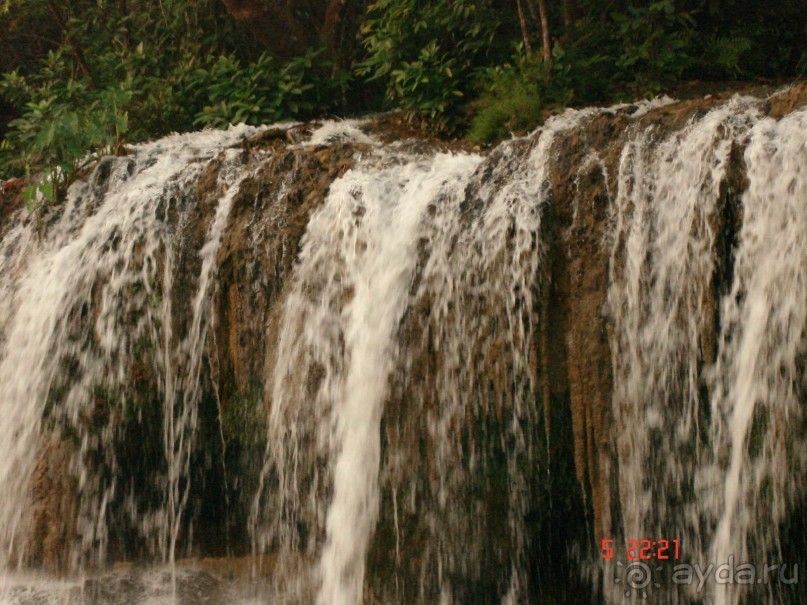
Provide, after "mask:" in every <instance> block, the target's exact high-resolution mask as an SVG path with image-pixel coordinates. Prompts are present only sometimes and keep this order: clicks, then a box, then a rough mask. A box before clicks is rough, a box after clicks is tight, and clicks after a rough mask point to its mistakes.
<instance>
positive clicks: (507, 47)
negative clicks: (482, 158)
mask: <svg viewBox="0 0 807 605" xmlns="http://www.w3.org/2000/svg"><path fill="white" fill-rule="evenodd" d="M255 1H257V0H255ZM363 5H364V3H362V6H363ZM357 6H358V5H357ZM521 6H522V8H523V9H524V10H523V11H522V13H521V14H519V13H518V10H517V4H516V3H514V2H512V0H481V1H479V2H466V1H464V0H375V1H374V2H371V3H369V6H368V8H367V10H366V13H365V14H364V18H363V21H362V28H361V37H360V39H359V40H353V41H352V40H342V41H340V42H339V44H338V45H337V46H338V48H330V49H329V50H328V51H323V50H321V49H319V50H317V49H311V50H309V51H308V52H307V53H305V54H304V55H302V56H299V57H296V58H293V59H292V60H291V61H289V62H286V63H284V64H279V63H277V62H275V60H274V59H272V58H271V57H270V56H268V55H267V54H266V53H265V52H262V51H261V49H260V48H258V47H257V45H256V42H255V40H254V39H253V38H252V37H251V36H250V35H249V34H247V33H246V32H245V31H244V30H242V29H240V26H239V25H238V24H237V23H236V22H235V21H234V20H233V19H231V18H230V17H229V14H228V13H227V11H226V8H225V6H224V4H223V3H222V2H220V1H219V0H194V2H190V1H188V0H172V1H171V2H166V1H164V0H127V1H126V2H119V1H113V0H67V1H66V2H61V3H58V2H53V0H0V14H2V15H3V18H2V19H0V70H4V71H6V72H7V73H5V74H4V75H2V76H1V77H0V113H1V114H2V115H0V121H4V120H5V121H8V120H9V119H11V118H13V117H16V118H17V119H15V120H13V121H12V122H11V123H10V124H4V123H0V133H2V132H6V131H7V134H6V135H5V138H4V139H3V141H2V143H0V176H15V175H19V174H21V173H26V174H29V175H41V176H39V177H36V178H35V179H34V181H33V189H32V190H31V191H30V192H29V195H28V201H29V203H30V204H32V205H34V206H36V204H42V203H47V202H48V201H49V200H51V201H53V200H58V199H59V197H60V195H61V193H62V192H63V190H64V188H65V186H66V185H67V184H68V183H69V182H70V180H71V178H73V177H72V175H73V174H75V171H76V170H77V169H78V168H79V167H80V166H81V165H82V163H84V162H85V161H92V160H93V159H94V158H97V157H98V156H99V155H101V154H104V153H117V152H120V151H121V150H122V147H123V143H124V140H126V141H129V142H137V141H142V140H146V139H151V138H155V137H158V136H162V135H165V134H167V133H169V132H171V131H187V130H192V129H194V128H199V127H207V126H215V127H220V126H225V125H227V124H229V123H236V122H241V121H244V122H247V123H250V124H258V123H265V122H276V121H281V120H286V119H307V118H311V117H314V116H317V115H322V114H324V113H332V112H335V113H339V112H344V111H345V109H346V99H351V100H352V105H351V106H350V109H351V110H352V111H353V112H359V111H365V110H377V109H380V108H381V107H382V106H386V107H395V108H401V109H404V110H405V111H406V112H407V113H408V115H409V116H410V117H411V118H412V119H413V120H415V121H418V122H419V123H420V124H421V125H422V126H423V127H427V128H431V129H433V130H434V131H437V132H439V133H441V134H443V135H450V136H455V135H461V134H464V133H465V132H466V131H467V125H468V124H469V123H470V133H469V136H470V138H471V139H472V140H473V141H475V142H477V143H487V142H491V141H495V140H497V139H500V138H502V137H505V136H508V135H509V134H510V133H516V134H521V133H524V132H527V131H529V130H530V129H532V128H534V127H535V126H537V125H538V124H540V122H541V120H542V119H543V116H545V115H547V114H548V113H549V112H551V111H554V110H556V109H557V108H560V107H562V106H565V105H576V106H580V105H588V104H595V103H610V102H614V101H620V100H628V99H632V98H635V97H637V96H651V95H655V94H658V93H660V92H662V91H671V90H672V91H674V88H675V87H676V86H678V85H679V84H680V83H681V82H684V81H686V80H692V79H707V80H721V79H727V78H732V79H737V78H742V79H746V80H753V79H755V78H758V77H764V78H772V77H780V78H781V77H789V78H793V77H798V76H801V77H804V76H805V75H807V51H805V49H804V34H805V31H804V28H803V25H800V24H803V10H804V8H803V0H781V1H780V2H776V3H760V2H758V1H757V0H609V2H601V1H600V0H574V1H573V2H564V3H547V6H548V9H549V13H548V22H549V32H548V33H549V39H550V42H551V56H550V59H549V60H547V61H546V62H544V61H542V60H541V59H540V57H541V56H543V53H542V52H541V51H542V50H543V49H541V48H540V45H541V44H542V39H543V36H542V35H541V33H542V32H541V31H540V29H541V23H540V19H539V18H538V17H537V4H536V1H535V0H522V4H521ZM301 10H302V9H301ZM356 10H359V9H358V8H357V9H356ZM356 18H358V17H356ZM522 23H523V25H524V27H522ZM351 42H354V43H355V45H356V46H359V45H361V46H363V49H364V55H363V56H362V58H361V60H360V61H358V62H357V63H355V62H354V63H352V68H351V69H347V70H344V69H343V70H342V71H340V70H339V69H337V67H336V66H346V65H351V60H352V59H351V57H355V56H357V52H356V51H357V50H358V49H357V48H353V47H351ZM525 48H532V53H528V52H525ZM351 72H352V73H351Z"/></svg>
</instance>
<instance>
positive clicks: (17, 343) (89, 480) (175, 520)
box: [0, 128, 255, 567]
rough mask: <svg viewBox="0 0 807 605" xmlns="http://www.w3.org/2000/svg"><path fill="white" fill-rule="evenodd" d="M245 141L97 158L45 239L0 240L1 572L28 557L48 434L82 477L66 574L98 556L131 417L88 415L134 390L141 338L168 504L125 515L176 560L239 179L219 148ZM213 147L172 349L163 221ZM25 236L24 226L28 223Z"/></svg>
mask: <svg viewBox="0 0 807 605" xmlns="http://www.w3.org/2000/svg"><path fill="white" fill-rule="evenodd" d="M254 133H255V130H254V129H245V128H240V129H233V130H231V131H228V132H226V133H225V132H222V133H204V134H200V135H190V136H176V137H174V138H173V139H166V140H163V141H161V142H159V143H155V144H151V145H146V146H143V147H141V148H139V149H137V151H136V154H135V156H134V157H133V158H120V159H117V160H105V163H104V164H102V165H101V166H99V168H98V169H97V170H96V173H95V177H94V179H93V180H91V181H89V182H87V183H81V184H78V185H76V186H74V187H73V188H72V189H71V191H70V193H69V195H68V199H67V200H66V202H65V207H64V209H63V211H62V213H61V216H60V217H58V218H57V219H56V221H55V223H54V224H52V225H50V226H49V227H48V234H47V237H45V238H44V239H42V241H40V242H36V243H35V242H34V241H33V237H32V236H30V235H29V236H28V238H27V239H26V238H25V237H24V236H18V235H17V233H16V232H12V233H11V234H10V235H9V236H7V238H5V239H4V245H6V246H16V250H15V254H16V256H14V257H12V258H13V259H14V261H15V262H14V263H13V264H11V266H10V269H12V270H11V271H9V273H5V272H4V273H3V275H4V281H5V280H6V279H10V282H11V283H10V285H6V284H4V288H3V293H4V295H5V298H4V299H3V301H2V306H3V307H4V309H6V310H7V313H8V314H7V315H6V317H5V318H4V319H5V321H6V322H7V323H6V326H5V329H4V332H3V336H4V339H3V349H2V355H0V376H2V382H1V383H0V385H2V386H0V401H1V402H2V404H1V405H2V406H3V408H4V409H3V417H4V421H3V422H2V423H0V431H2V436H3V440H2V445H0V448H2V454H0V456H2V460H3V464H2V465H0V480H2V485H3V490H2V494H0V540H2V542H1V543H2V545H3V546H2V549H1V555H0V556H2V557H3V559H2V562H3V564H4V565H10V564H11V563H12V558H13V557H16V558H17V560H18V561H17V564H19V562H20V561H22V560H24V558H25V557H26V555H27V553H26V552H25V545H24V542H23V540H22V539H21V537H20V535H19V534H20V527H21V524H22V523H25V522H26V521H29V520H26V519H25V518H24V514H25V512H26V510H27V509H28V506H29V504H28V503H27V500H28V499H29V497H30V495H29V494H30V490H29V484H30V483H31V482H32V481H33V475H34V466H35V462H36V458H37V454H38V452H39V451H40V450H41V449H42V448H47V447H49V446H48V439H50V435H51V434H53V433H58V432H60V431H62V432H64V431H70V432H71V434H75V435H76V439H77V440H78V443H77V444H76V445H77V447H76V448H75V450H76V451H75V455H74V456H72V457H70V459H68V460H64V461H63V463H64V467H63V469H62V471H63V472H65V473H70V474H73V473H75V475H76V478H77V481H78V484H77V485H76V486H75V488H74V489H75V490H76V493H75V494H74V496H75V497H76V498H77V500H78V501H79V502H78V506H79V509H78V515H77V518H76V519H73V520H71V521H70V522H71V523H73V524H75V529H74V531H76V532H77V534H78V535H79V536H80V541H81V543H82V544H81V546H80V547H79V548H78V549H74V550H73V551H72V552H69V554H68V556H69V560H68V561H67V562H66V563H67V566H70V567H75V566H77V565H79V564H80V562H81V561H82V560H84V559H85V558H86V557H89V558H90V559H91V560H96V561H101V560H103V559H104V557H105V555H106V551H107V547H108V544H107V531H108V528H107V526H106V523H107V518H106V516H107V515H106V509H107V506H108V505H109V503H110V500H111V499H112V498H114V497H115V494H116V492H118V491H121V492H126V491H127V486H126V485H118V484H117V481H116V480H115V475H116V473H115V471H116V469H115V468H114V467H115V466H116V464H117V462H116V460H115V459H114V453H113V452H111V451H104V449H105V447H106V446H107V445H108V444H109V443H110V442H111V441H112V440H113V433H114V431H115V430H116V426H115V423H116V422H119V421H120V417H119V414H121V413H122V412H124V413H130V414H135V415H137V414H139V413H140V411H139V410H112V411H105V410H97V409H96V410H94V409H93V405H94V404H99V403H100V406H99V407H101V406H103V405H105V404H108V403H109V402H106V401H102V402H101V401H99V400H100V399H102V398H103V397H104V396H105V394H106V393H110V392H114V391H116V390H120V391H124V392H125V391H126V390H127V389H128V388H130V385H128V384H127V383H128V381H129V379H130V374H129V364H131V363H132V362H133V360H134V359H137V358H138V357H140V356H141V355H143V352H142V351H140V350H139V347H140V346H141V345H142V343H144V342H149V343H151V344H152V345H153V351H152V354H153V358H152V359H151V360H150V361H153V365H150V367H149V371H151V372H154V373H155V374H157V376H158V377H159V378H158V381H159V388H160V392H161V393H162V395H163V397H164V404H165V412H164V426H163V431H164V442H163V446H164V454H165V468H166V475H165V476H164V477H162V478H160V479H158V480H157V481H156V482H157V483H163V482H164V485H165V495H164V498H163V499H162V500H163V501H162V503H161V505H160V506H158V507H157V509H156V510H152V511H138V510H136V503H135V502H134V500H131V499H130V507H129V508H130V511H129V512H130V514H131V516H132V517H133V519H132V521H133V522H134V523H135V525H136V527H137V526H139V529H140V530H142V532H143V534H144V537H146V538H147V540H148V541H149V542H151V543H152V544H154V545H155V554H158V555H159V556H160V557H161V558H162V559H163V560H166V561H167V560H170V561H173V559H174V558H175V549H176V543H177V537H178V532H179V529H180V525H181V517H182V514H183V510H184V508H185V506H186V503H187V494H188V491H187V487H186V486H185V484H184V483H185V481H186V479H187V474H188V464H189V460H188V458H189V452H190V449H191V448H192V442H193V439H194V431H195V417H196V404H197V401H198V398H199V392H198V391H199V387H198V367H199V364H200V358H201V356H202V353H203V348H202V347H201V346H200V343H201V342H202V341H203V340H204V338H205V331H206V329H207V327H206V326H207V324H208V322H209V319H208V318H207V316H206V315H207V308H208V306H209V305H208V304H207V300H208V297H209V291H210V288H211V278H212V277H213V276H214V271H213V262H214V260H215V254H216V247H217V246H218V242H219V239H220V236H221V231H222V229H223V227H224V224H225V222H226V218H227V213H228V211H229V205H230V203H231V202H232V198H233V196H234V194H235V192H236V191H237V187H238V183H239V182H240V180H243V178H244V174H243V167H242V166H240V170H239V172H236V171H235V170H233V165H234V164H239V162H237V161H236V156H237V155H238V152H236V151H234V150H227V149H226V148H227V147H230V146H232V145H234V144H235V143H237V142H238V141H240V140H241V139H243V138H244V137H245V136H247V135H252V134H254ZM225 150H226V151H225ZM219 151H222V153H223V154H224V156H223V159H222V163H223V164H224V166H223V167H222V169H221V173H220V175H219V180H220V183H219V186H220V187H222V188H224V189H228V191H227V193H225V194H223V195H222V197H221V200H220V202H219V206H218V210H217V212H216V216H215V218H214V221H213V223H212V225H211V227H210V232H209V234H208V238H207V243H206V244H205V247H204V248H203V249H202V251H201V260H202V265H201V272H200V275H199V279H198V286H197V292H196V297H195V299H194V304H193V309H192V317H193V319H192V322H191V328H190V330H189V332H188V334H187V336H185V337H184V338H182V339H178V340H177V339H176V338H175V336H174V334H173V332H172V323H173V317H172V308H171V297H170V296H169V293H170V290H171V288H172V286H173V279H174V273H173V272H174V266H173V265H174V262H175V259H174V257H175V251H176V249H177V247H179V246H181V245H182V244H181V241H179V240H177V239H172V238H173V236H175V235H176V233H172V231H171V229H170V228H169V227H168V226H167V224H166V222H165V215H166V213H169V212H179V213H183V212H188V211H189V210H188V208H182V207H181V206H182V204H181V203H180V202H178V200H177V197H178V196H181V195H183V194H184V192H183V188H184V187H186V186H187V184H188V183H190V182H192V181H193V180H194V179H196V178H198V176H199V173H200V171H201V170H202V168H204V167H205V165H206V164H207V162H208V161H209V160H210V159H211V157H214V156H215V155H216V154H217V153H219ZM239 173H241V174H240V175H239ZM175 196H176V197H175ZM179 222H180V223H181V222H182V219H180V221H179ZM29 223H30V221H29ZM27 229H28V231H31V230H32V227H31V225H30V224H29V225H27ZM7 254H8V253H7ZM160 268H162V275H160ZM7 276H8V277H7ZM52 303H56V304H52ZM90 308H92V309H93V311H92V312H90V311H89V309H90ZM133 317H134V319H133ZM49 407H50V408H52V409H48V408H49ZM105 414H108V417H107V418H103V416H104V415H105ZM92 415H96V416H101V417H102V418H100V419H97V418H96V419H93V418H90V417H89V416H92ZM45 419H47V424H46V423H44V422H43V421H44V420H45ZM99 424H100V426H99ZM154 429H157V427H152V429H151V430H154ZM98 450H101V455H102V456H103V457H104V458H105V460H104V461H103V462H102V463H101V464H107V465H109V466H111V467H112V468H110V471H111V476H112V479H111V480H109V481H107V480H106V479H105V478H104V477H103V474H102V473H100V472H99V469H98V468H97V466H98V461H97V460H91V459H90V458H92V457H93V456H92V455H91V454H92V453H93V452H95V451H98ZM60 455H64V452H60ZM134 496H135V495H134V494H128V497H129V498H133V497H134ZM72 546H74V545H72V544H65V547H72Z"/></svg>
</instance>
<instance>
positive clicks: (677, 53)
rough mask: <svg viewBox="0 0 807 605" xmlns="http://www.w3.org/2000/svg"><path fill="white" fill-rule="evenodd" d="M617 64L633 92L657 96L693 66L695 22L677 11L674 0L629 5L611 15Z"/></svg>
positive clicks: (687, 13) (683, 12) (686, 14)
mask: <svg viewBox="0 0 807 605" xmlns="http://www.w3.org/2000/svg"><path fill="white" fill-rule="evenodd" d="M611 20H612V24H613V31H614V38H613V40H612V43H613V45H614V46H615V48H616V49H618V51H617V53H615V57H614V58H615V65H616V67H618V68H620V71H622V72H623V73H625V74H626V76H627V80H628V83H629V86H630V88H631V89H632V92H634V93H638V94H644V95H646V94H657V93H658V92H660V91H661V90H662V89H663V88H664V87H665V86H668V85H669V84H671V83H672V82H675V81H677V80H679V79H680V78H681V75H682V74H683V73H684V72H685V71H686V70H687V68H689V67H690V66H691V65H692V63H693V57H692V56H691V55H690V49H691V47H692V43H693V39H694V36H695V20H694V18H693V17H692V15H691V14H690V13H689V12H687V11H682V10H676V8H675V3H674V2H673V0H659V1H657V2H651V3H650V4H649V5H647V6H642V5H641V4H640V5H639V6H634V5H629V6H627V7H626V10H625V11H624V12H623V11H616V12H614V13H612V14H611Z"/></svg>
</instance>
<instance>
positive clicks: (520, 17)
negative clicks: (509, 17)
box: [516, 0, 532, 53]
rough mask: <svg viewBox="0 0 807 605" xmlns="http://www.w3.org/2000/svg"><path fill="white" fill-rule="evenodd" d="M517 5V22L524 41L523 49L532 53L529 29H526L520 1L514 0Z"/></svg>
mask: <svg viewBox="0 0 807 605" xmlns="http://www.w3.org/2000/svg"><path fill="white" fill-rule="evenodd" d="M516 4H517V5H518V22H519V23H520V24H521V36H522V38H523V39H524V48H526V49H527V52H528V53H532V44H530V34H529V28H528V27H527V20H526V19H525V18H524V7H523V6H521V0H516Z"/></svg>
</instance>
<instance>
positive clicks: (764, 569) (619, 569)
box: [611, 556, 799, 599]
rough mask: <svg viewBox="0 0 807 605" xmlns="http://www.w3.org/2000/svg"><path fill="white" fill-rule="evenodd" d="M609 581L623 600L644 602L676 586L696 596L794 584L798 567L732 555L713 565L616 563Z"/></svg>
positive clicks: (797, 576)
mask: <svg viewBox="0 0 807 605" xmlns="http://www.w3.org/2000/svg"><path fill="white" fill-rule="evenodd" d="M611 569H612V570H613V578H612V580H613V582H614V584H616V585H618V586H619V587H620V589H624V594H625V596H626V597H631V596H634V595H638V596H639V597H640V598H643V599H646V598H648V596H649V595H650V594H651V593H653V592H654V591H656V590H658V589H662V588H664V587H672V586H680V587H685V588H682V590H686V591H687V592H690V593H691V592H692V591H694V592H695V593H700V592H703V591H705V590H707V587H710V586H737V587H743V586H768V585H771V584H781V585H783V586H788V585H793V584H798V582H799V566H798V564H794V565H790V564H787V563H765V564H762V565H759V564H755V563H737V562H736V561H735V558H734V556H730V557H729V560H728V562H726V563H722V564H719V565H716V564H714V563H707V564H699V563H695V564H690V563H680V562H676V563H674V564H673V562H672V561H670V562H669V563H668V564H666V565H665V564H661V563H658V562H649V563H648V562H644V561H627V562H624V563H623V562H622V561H617V562H615V563H614V564H613V565H612V566H611Z"/></svg>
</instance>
